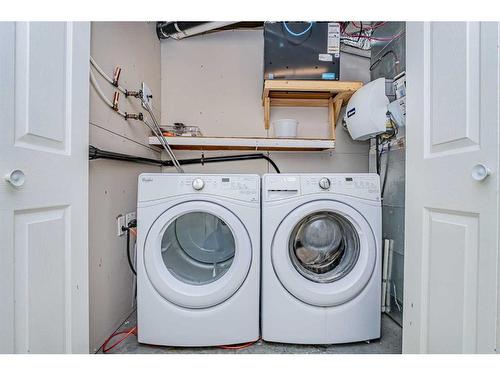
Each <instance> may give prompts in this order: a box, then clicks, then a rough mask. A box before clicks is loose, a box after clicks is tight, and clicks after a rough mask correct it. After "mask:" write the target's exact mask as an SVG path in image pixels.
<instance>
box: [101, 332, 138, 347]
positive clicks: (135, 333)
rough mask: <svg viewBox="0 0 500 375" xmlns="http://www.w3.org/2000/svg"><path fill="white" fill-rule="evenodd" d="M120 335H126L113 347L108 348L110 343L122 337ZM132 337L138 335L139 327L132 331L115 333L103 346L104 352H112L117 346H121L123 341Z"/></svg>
mask: <svg viewBox="0 0 500 375" xmlns="http://www.w3.org/2000/svg"><path fill="white" fill-rule="evenodd" d="M120 335H125V336H123V337H122V338H121V339H120V340H118V341H116V342H115V343H114V344H113V345H111V346H110V347H109V348H108V347H107V346H108V344H109V342H110V341H111V340H112V339H113V338H115V337H116V336H120ZM131 335H137V327H133V328H132V329H130V330H128V331H127V330H125V331H119V332H115V333H113V334H112V335H111V336H109V337H108V338H107V339H106V341H104V344H102V352H103V353H108V352H109V351H110V350H112V349H113V348H115V347H116V346H117V345H119V344H121V343H122V342H123V341H125V340H126V339H127V338H128V337H129V336H131Z"/></svg>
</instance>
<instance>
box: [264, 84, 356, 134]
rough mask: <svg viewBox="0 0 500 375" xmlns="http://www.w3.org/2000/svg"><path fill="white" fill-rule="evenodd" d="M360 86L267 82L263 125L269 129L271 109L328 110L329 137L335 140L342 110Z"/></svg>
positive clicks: (265, 85)
mask: <svg viewBox="0 0 500 375" xmlns="http://www.w3.org/2000/svg"><path fill="white" fill-rule="evenodd" d="M361 86H363V83H362V82H355V81H299V80H296V81H294V80H290V81H289V80H274V79H271V80H264V90H263V92H262V105H263V106H264V126H265V128H266V129H269V119H270V111H271V107H328V123H329V125H330V138H331V139H332V140H335V125H336V123H337V119H338V116H339V113H340V108H342V106H343V105H344V104H345V103H346V102H347V101H348V100H349V99H350V98H351V96H352V94H354V93H355V92H356V90H358V89H360V88H361Z"/></svg>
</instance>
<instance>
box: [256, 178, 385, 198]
mask: <svg viewBox="0 0 500 375" xmlns="http://www.w3.org/2000/svg"><path fill="white" fill-rule="evenodd" d="M320 193H321V194H328V193H335V194H343V195H348V196H352V197H358V198H362V199H369V200H374V201H380V179H379V176H378V175H377V174H375V173H336V174H324V175H319V174H302V175H292V174H281V175H265V176H264V182H263V194H264V196H265V199H266V200H268V201H269V200H278V199H286V198H290V197H293V196H300V195H308V194H320Z"/></svg>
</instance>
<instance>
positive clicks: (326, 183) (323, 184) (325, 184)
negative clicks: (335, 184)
mask: <svg viewBox="0 0 500 375" xmlns="http://www.w3.org/2000/svg"><path fill="white" fill-rule="evenodd" d="M330 185H331V183H330V180H329V179H328V178H326V177H323V178H322V179H321V180H319V187H320V188H321V189H323V190H328V189H330Z"/></svg>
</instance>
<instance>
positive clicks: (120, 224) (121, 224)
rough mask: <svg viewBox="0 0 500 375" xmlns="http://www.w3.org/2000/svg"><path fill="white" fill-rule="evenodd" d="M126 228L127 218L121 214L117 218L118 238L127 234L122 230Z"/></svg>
mask: <svg viewBox="0 0 500 375" xmlns="http://www.w3.org/2000/svg"><path fill="white" fill-rule="evenodd" d="M124 226H125V216H123V215H121V214H120V215H118V216H117V217H116V235H117V236H118V237H121V236H123V235H124V234H125V231H124V230H123V229H122V227H124Z"/></svg>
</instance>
